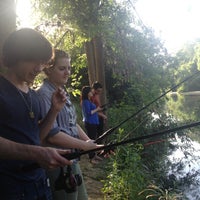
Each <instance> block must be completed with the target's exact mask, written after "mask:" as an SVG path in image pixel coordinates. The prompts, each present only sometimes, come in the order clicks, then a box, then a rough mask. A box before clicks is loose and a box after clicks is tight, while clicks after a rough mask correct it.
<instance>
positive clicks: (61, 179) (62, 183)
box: [55, 166, 82, 193]
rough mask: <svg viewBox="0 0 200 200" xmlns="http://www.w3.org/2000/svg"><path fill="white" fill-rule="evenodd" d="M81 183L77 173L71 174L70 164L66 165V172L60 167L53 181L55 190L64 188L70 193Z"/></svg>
mask: <svg viewBox="0 0 200 200" xmlns="http://www.w3.org/2000/svg"><path fill="white" fill-rule="evenodd" d="M81 184H82V177H81V176H80V175H79V174H73V173H72V168H71V166H67V172H64V169H63V168H62V167H61V168H60V174H59V176H58V178H57V179H56V181H55V190H65V192H67V193H72V192H75V191H76V190H77V186H80V185H81Z"/></svg>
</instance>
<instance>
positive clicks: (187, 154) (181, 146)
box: [168, 135, 200, 200]
mask: <svg viewBox="0 0 200 200" xmlns="http://www.w3.org/2000/svg"><path fill="white" fill-rule="evenodd" d="M172 143H173V144H175V145H176V146H178V148H177V149H176V150H175V151H173V152H172V154H171V155H170V156H168V159H169V161H170V162H171V164H172V165H171V167H170V169H169V174H173V175H175V177H176V179H177V180H180V183H181V190H182V193H183V194H184V195H185V196H186V197H187V199H188V200H200V144H199V143H198V142H195V141H191V140H190V139H188V138H187V139H186V140H184V142H183V138H179V137H178V136H177V135H176V140H175V141H173V142H172ZM172 166H173V167H172ZM174 166H175V167H174ZM186 177H187V179H186Z"/></svg>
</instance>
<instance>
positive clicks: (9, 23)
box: [0, 0, 16, 65]
mask: <svg viewBox="0 0 200 200" xmlns="http://www.w3.org/2000/svg"><path fill="white" fill-rule="evenodd" d="M15 28H16V11H15V0H1V1H0V57H1V56H2V45H3V43H4V40H5V39H6V37H7V36H8V35H9V34H10V33H11V32H12V31H14V30H15ZM0 65H1V63H0Z"/></svg>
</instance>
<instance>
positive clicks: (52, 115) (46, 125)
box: [39, 107, 58, 142]
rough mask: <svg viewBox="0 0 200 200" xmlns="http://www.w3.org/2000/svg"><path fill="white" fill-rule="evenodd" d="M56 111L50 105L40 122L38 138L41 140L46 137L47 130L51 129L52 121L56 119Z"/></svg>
mask: <svg viewBox="0 0 200 200" xmlns="http://www.w3.org/2000/svg"><path fill="white" fill-rule="evenodd" d="M57 114H58V111H57V110H55V109H53V108H52V107H51V108H50V109H49V112H48V113H47V115H46V116H45V118H44V119H43V120H42V121H41V122H40V124H39V126H40V140H41V141H42V142H43V141H44V140H45V138H46V137H47V135H48V133H49V131H50V130H51V128H52V126H53V123H54V122H55V120H56V117H57Z"/></svg>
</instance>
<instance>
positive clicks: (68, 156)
mask: <svg viewBox="0 0 200 200" xmlns="http://www.w3.org/2000/svg"><path fill="white" fill-rule="evenodd" d="M199 125H200V121H197V122H193V123H190V124H185V125H182V126H178V127H175V128H172V129H165V130H162V131H158V132H156V133H152V134H149V135H144V136H140V137H136V138H131V139H127V140H123V141H121V142H116V143H113V144H109V145H104V146H102V147H98V148H95V149H91V150H87V151H77V152H73V153H69V154H65V155H62V156H63V157H65V158H66V159H68V160H73V159H76V158H79V157H81V156H82V155H85V154H89V153H92V152H97V151H102V150H110V149H113V148H115V147H117V146H121V145H125V144H128V143H134V142H137V141H140V140H145V139H149V138H153V137H158V136H162V135H165V134H169V133H174V132H177V131H180V130H184V129H188V128H192V127H195V126H199ZM37 168H40V166H39V164H37V163H33V164H31V165H28V166H25V167H23V168H22V169H21V171H29V170H33V169H37Z"/></svg>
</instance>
